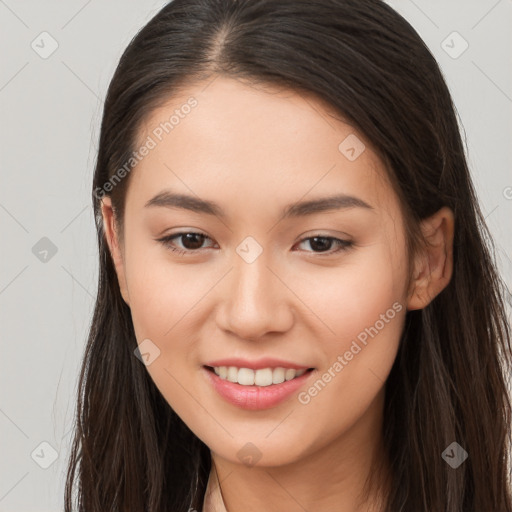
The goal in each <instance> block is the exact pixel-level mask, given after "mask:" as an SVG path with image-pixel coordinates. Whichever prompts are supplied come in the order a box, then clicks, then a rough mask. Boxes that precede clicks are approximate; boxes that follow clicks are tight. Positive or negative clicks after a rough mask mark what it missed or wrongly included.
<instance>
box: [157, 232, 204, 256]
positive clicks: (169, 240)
mask: <svg viewBox="0 0 512 512" xmlns="http://www.w3.org/2000/svg"><path fill="white" fill-rule="evenodd" d="M175 238H182V242H183V245H184V247H185V250H184V249H180V248H176V247H175V246H174V244H173V240H174V239H175ZM206 239H208V240H211V238H210V237H208V236H206V235H204V234H203V233H196V232H194V231H182V232H181V233H175V234H174V235H169V236H164V237H163V238H159V239H158V242H161V243H162V244H163V245H164V246H165V247H167V248H168V249H170V250H171V251H173V252H176V253H177V254H191V253H193V252H195V251H197V250H198V249H200V248H201V245H202V244H203V242H204V240H206Z"/></svg>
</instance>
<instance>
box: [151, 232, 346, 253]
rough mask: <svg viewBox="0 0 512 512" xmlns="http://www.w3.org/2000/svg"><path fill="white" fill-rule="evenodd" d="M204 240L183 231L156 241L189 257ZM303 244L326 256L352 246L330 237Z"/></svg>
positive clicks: (306, 240)
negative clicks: (334, 247) (177, 242)
mask: <svg viewBox="0 0 512 512" xmlns="http://www.w3.org/2000/svg"><path fill="white" fill-rule="evenodd" d="M175 239H181V241H182V245H183V247H184V248H180V247H176V246H175V245H174V240H175ZM205 240H211V238H210V237H209V236H207V235H205V234H203V233H198V232H195V231H183V232H181V233H175V234H173V235H169V236H165V237H162V238H159V239H158V240H157V241H158V242H160V243H162V244H163V245H164V246H165V247H166V248H168V249H170V250H171V251H173V252H175V253H177V254H180V255H181V254H183V255H190V254H193V253H194V252H197V251H198V250H199V249H201V248H202V245H203V243H204V241H205ZM305 242H309V243H310V246H311V247H312V248H313V249H315V248H316V249H317V250H313V251H312V252H313V253H315V252H318V253H326V252H327V253H328V254H334V253H337V252H340V251H346V250H348V249H349V248H351V247H352V246H353V245H354V243H353V242H351V241H349V240H340V239H339V238H335V237H332V236H321V235H316V236H312V237H308V238H304V239H303V240H301V241H300V242H299V244H303V243H305ZM333 245H334V246H337V247H338V248H337V249H335V250H334V251H332V250H330V249H331V248H332V246H333Z"/></svg>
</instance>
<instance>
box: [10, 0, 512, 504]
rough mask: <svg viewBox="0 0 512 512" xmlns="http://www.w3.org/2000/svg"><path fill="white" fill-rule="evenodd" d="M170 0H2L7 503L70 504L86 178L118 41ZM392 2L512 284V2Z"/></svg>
mask: <svg viewBox="0 0 512 512" xmlns="http://www.w3.org/2000/svg"><path fill="white" fill-rule="evenodd" d="M165 3H166V2H164V1H146V2H142V1H127V0H124V1H121V0H115V1H114V0H110V1H108V2H106V1H104V2H100V1H98V0H89V1H85V0H72V1H67V2H65V3H64V2H56V1H46V2H41V1H35V0H32V1H25V2H19V1H18V2H17V1H15V0H6V1H3V0H0V27H1V29H0V44H1V48H2V51H1V66H0V109H1V120H2V121H1V127H0V130H1V133H0V151H1V158H0V165H1V188H0V222H1V223H0V229H1V233H0V236H1V244H0V251H1V267H0V268H1V273H0V315H1V324H0V325H1V331H0V332H1V336H2V357H1V359H0V434H1V435H0V443H1V444H0V454H1V455H0V512H5V511H12V512H14V511H23V512H29V511H38V512H42V511H50V510H51V511H54V510H62V503H63V499H62V496H63V489H64V476H65V468H66V462H67V457H68V454H69V444H70V440H71V435H70V431H71V428H72V424H73V415H74V407H75V393H76V384H77V376H78V371H79V366H80V360H81V357H82V353H83V349H84V346H85V341H86V335H87V329H88V327H89V321H90V318H91V314H92V308H93V300H94V297H95V293H96V285H97V283H96V282H97V275H98V271H97V261H96V259H97V256H96V253H97V248H96V235H95V228H94V219H93V212H92V207H91V205H90V189H91V180H92V171H93V165H94V159H95V155H96V148H97V138H98V134H99V126H100V121H101V109H102V102H103V99H104V96H105V92H106V89H107V86H108V83H109V80H110V78H111V76H112V73H113V71H114V69H115V66H116V65H117V62H118V59H119V57H120V56H121V53H122V51H123V49H124V48H125V47H126V45H127V44H128V42H129V41H130V39H131V38H132V37H133V35H134V34H135V33H136V32H137V31H138V30H139V29H140V28H141V27H142V26H143V25H144V24H145V23H146V21H148V20H149V19H150V18H151V17H152V16H153V15H154V14H155V13H156V12H157V11H158V10H159V9H160V8H161V7H162V6H163V5H164V4H165ZM389 3H390V4H391V5H392V6H393V7H395V8H396V9H397V10H398V11H399V12H400V13H401V14H402V15H404V16H405V18H406V19H408V20H409V22H410V23H411V24H412V25H413V26H414V27H415V28H416V30H417V31H418V32H419V34H420V35H421V37H422V38H423V39H424V40H425V42H426V43H427V45H428V46H429V47H430V48H431V50H432V52H433V53H434V55H435V56H436V58H437V60H438V62H439V63H440V65H441V68H442V70H443V73H444V74H445V77H446V80H447V82H448V86H449V87H450V90H451V91H452V95H453V98H454V101H455V104H456V106H457V108H458V111H459V114H460V117H461V121H462V124H463V127H464V129H465V134H466V137H467V144H468V157H469V163H470V167H471V172H472V175H473V178H474V182H475V185H476V188H477V192H478V194H479V197H480V200H481V205H482V209H483V211H484V213H485V215H486V219H487V222H488V225H489V227H490V229H491V232H492V233H493V235H494V237H495V241H496V245H497V249H498V253H497V257H498V261H499V266H500V271H501V273H502V275H503V277H504V278H505V280H506V282H507V283H510V282H511V277H512V261H511V259H510V258H511V255H512V236H511V230H510V219H511V218H512V215H511V214H512V174H511V171H510V169H511V165H510V164H511V155H512V152H511V142H512V139H511V133H512V129H511V115H510V114H511V111H512V90H511V76H510V69H511V66H510V63H511V52H512V41H511V39H512V35H511V34H512V31H511V30H510V28H511V21H512V1H511V0H499V1H496V0H473V1H467V0H465V1H462V0H458V1H449V2H448V1H446V0H443V1H441V0H437V1H432V0H428V1H427V0H414V1H412V0H394V1H390V2H389ZM454 31H456V32H457V33H458V34H459V35H457V34H455V35H453V32H454ZM42 32H48V33H49V34H50V36H47V35H43V36H40V34H41V33H42ZM53 41H56V43H57V44H58V47H57V49H56V50H55V51H54V53H52V54H51V55H49V56H47V55H45V52H49V51H50V50H51V49H52V44H54V45H55V43H54V42H53ZM465 41H466V42H467V44H468V45H469V46H468V48H467V49H466V50H465V51H464V52H463V53H461V52H462V50H463V49H464V47H465V45H466V43H465ZM41 54H42V55H43V56H46V57H47V58H42V56H41ZM459 54H460V55H459ZM507 219H508V221H507ZM41 239H43V240H41ZM55 250H56V252H55ZM44 251H48V252H46V253H45V252H44ZM509 301H510V297H509ZM41 443H47V444H43V445H41ZM53 450H55V453H54V451H53ZM55 457H56V458H55ZM54 458H55V460H53V459H54ZM44 466H48V467H47V468H46V469H44Z"/></svg>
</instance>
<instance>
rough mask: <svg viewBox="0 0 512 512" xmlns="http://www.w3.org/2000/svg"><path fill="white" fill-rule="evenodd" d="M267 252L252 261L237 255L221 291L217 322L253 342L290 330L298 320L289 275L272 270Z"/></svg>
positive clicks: (225, 328)
mask: <svg viewBox="0 0 512 512" xmlns="http://www.w3.org/2000/svg"><path fill="white" fill-rule="evenodd" d="M264 254H265V252H264V253H263V254H262V255H260V256H259V257H258V258H257V259H256V260H255V261H253V262H252V263H247V262H246V261H244V260H243V259H242V258H238V256H236V258H234V260H233V261H234V263H233V268H232V270H231V272H229V274H228V275H227V276H226V279H225V282H224V285H223V286H221V287H220V289H219V290H218V293H220V294H221V295H219V302H220V306H219V308H218V309H217V325H218V326H219V328H220V329H222V330H224V331H227V332H230V333H232V334H234V335H235V336H236V337H238V338H241V339H245V340H250V341H256V340H259V339H262V338H264V337H265V335H268V334H269V333H278V332H280V333H283V332H286V331H287V330H288V329H290V328H291V326H292V324H293V320H294V315H293V311H294V310H293V304H292V303H291V301H292V297H293V293H292V292H291V291H290V289H289V288H288V287H287V284H288V283H286V280H287V276H286V275H282V276H280V275H279V273H278V272H276V270H274V269H272V268H271V267H270V266H269V264H268V261H267V258H266V257H265V256H264ZM288 280H289V278H288ZM288 286H290V285H289V284H288Z"/></svg>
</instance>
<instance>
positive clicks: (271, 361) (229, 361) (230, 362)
mask: <svg viewBox="0 0 512 512" xmlns="http://www.w3.org/2000/svg"><path fill="white" fill-rule="evenodd" d="M205 366H211V367H214V366H217V367H218V366H236V367H237V368H250V369H252V370H260V369H262V368H277V367H280V368H287V369H288V368H293V369H295V370H308V369H309V368H311V366H303V365H301V364H297V363H294V362H292V361H284V360H283V359H276V358H274V357H264V358H262V359H257V360H254V361H249V360H247V359H242V358H239V357H231V358H226V359H216V360H215V361H209V362H207V363H205Z"/></svg>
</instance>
